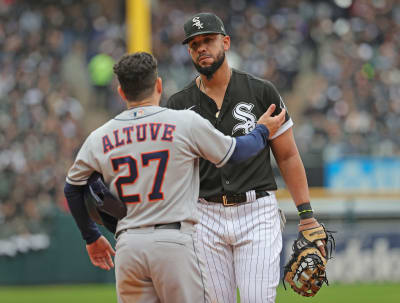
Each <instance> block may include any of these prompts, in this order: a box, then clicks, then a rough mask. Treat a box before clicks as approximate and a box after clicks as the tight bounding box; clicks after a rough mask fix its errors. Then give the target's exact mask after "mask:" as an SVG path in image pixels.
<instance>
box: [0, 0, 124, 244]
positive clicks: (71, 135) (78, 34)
mask: <svg viewBox="0 0 400 303" xmlns="http://www.w3.org/2000/svg"><path fill="white" fill-rule="evenodd" d="M104 2H107V1H104ZM122 7H123V6H122ZM113 13H118V9H115V8H114V9H113V10H107V6H106V5H102V3H101V1H86V2H85V1H12V0H0V66H1V69H0V239H2V238H9V237H10V236H12V235H15V234H17V235H30V234H39V233H46V232H48V231H49V228H51V222H52V218H53V217H54V215H55V214H56V213H57V210H59V209H60V208H61V209H63V208H65V201H64V196H63V184H64V181H65V175H66V171H67V169H68V168H69V166H70V165H71V164H72V161H73V159H74V157H75V154H76V152H77V149H78V148H79V146H80V145H81V144H82V140H83V138H84V136H86V135H87V132H88V130H89V128H90V127H93V125H99V124H100V123H101V122H104V120H105V115H106V114H104V115H99V114H98V113H99V112H100V113H101V112H102V111H101V109H102V108H104V110H103V111H104V112H105V110H109V108H108V107H107V101H106V100H102V97H103V99H104V98H106V97H107V95H108V94H107V93H104V91H105V92H107V90H110V89H108V88H107V89H104V87H108V86H112V83H107V82H106V81H107V80H108V81H109V82H110V81H111V80H110V79H109V78H107V77H106V78H105V79H97V78H94V77H92V75H91V74H90V73H91V69H94V70H95V71H96V66H94V67H93V66H92V65H93V64H92V65H91V59H92V58H94V56H95V55H97V54H103V55H104V56H108V57H109V58H113V57H119V56H121V55H122V54H123V53H124V51H125V44H124V43H125V42H124V40H125V39H124V30H123V28H121V24H122V23H123V22H124V20H123V19H120V18H119V16H114V15H113ZM100 60H101V58H100ZM103 61H104V60H103ZM95 63H96V62H95ZM101 64H102V62H100V65H101ZM92 80H93V81H92ZM102 86H103V87H102ZM97 92H98V93H97ZM93 112H94V113H93ZM91 113H93V115H92V114H91ZM86 117H87V118H86ZM93 117H94V118H93ZM94 119H98V120H95V121H93V120H94ZM90 122H91V123H90Z"/></svg>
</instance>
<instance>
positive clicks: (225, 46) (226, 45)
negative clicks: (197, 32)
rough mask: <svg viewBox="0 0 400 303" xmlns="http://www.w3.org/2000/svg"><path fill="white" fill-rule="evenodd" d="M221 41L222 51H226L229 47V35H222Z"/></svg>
mask: <svg viewBox="0 0 400 303" xmlns="http://www.w3.org/2000/svg"><path fill="white" fill-rule="evenodd" d="M222 42H223V43H224V51H228V50H229V49H230V48H231V37H229V36H224V37H223V38H222Z"/></svg>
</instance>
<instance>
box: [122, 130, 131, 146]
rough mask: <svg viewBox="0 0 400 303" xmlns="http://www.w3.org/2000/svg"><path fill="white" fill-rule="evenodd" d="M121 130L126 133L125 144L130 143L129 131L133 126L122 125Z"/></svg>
mask: <svg viewBox="0 0 400 303" xmlns="http://www.w3.org/2000/svg"><path fill="white" fill-rule="evenodd" d="M122 132H124V133H125V135H126V144H131V143H132V136H131V133H132V132H133V126H128V127H124V128H123V129H122Z"/></svg>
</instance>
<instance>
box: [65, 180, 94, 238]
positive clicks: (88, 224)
mask: <svg viewBox="0 0 400 303" xmlns="http://www.w3.org/2000/svg"><path fill="white" fill-rule="evenodd" d="M84 188H85V187H84V186H78V185H72V184H69V183H68V182H65V186H64V194H65V198H67V202H68V206H69V209H70V211H71V214H72V216H73V217H74V219H75V222H76V224H77V225H78V228H79V230H80V231H81V234H82V237H83V239H84V240H85V241H86V244H91V243H93V242H95V241H96V240H97V239H98V238H99V237H100V236H101V232H100V230H99V228H98V227H97V225H96V223H95V222H93V221H92V220H91V219H90V217H89V214H88V212H87V210H86V207H85V202H84Z"/></svg>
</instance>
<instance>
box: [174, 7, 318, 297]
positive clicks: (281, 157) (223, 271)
mask: <svg viewBox="0 0 400 303" xmlns="http://www.w3.org/2000/svg"><path fill="white" fill-rule="evenodd" d="M184 31H185V35H186V37H185V39H184V41H183V44H187V46H188V51H189V54H190V56H191V58H192V61H193V64H194V66H195V68H196V69H197V71H198V72H199V73H200V75H199V76H198V77H196V78H195V79H194V80H193V81H192V82H191V83H190V84H189V85H188V86H187V87H185V88H184V89H183V90H181V91H179V92H178V93H176V94H174V95H173V96H171V97H170V99H169V100H168V103H167V106H168V107H169V108H172V109H191V110H193V111H195V112H197V113H199V114H200V115H201V116H203V117H204V118H206V119H208V120H209V121H210V122H211V123H212V124H213V125H214V126H215V128H217V129H218V130H220V131H221V132H222V133H224V134H225V135H230V136H234V137H238V136H242V135H246V134H248V133H250V132H251V131H252V130H253V129H254V127H255V126H256V121H257V119H258V118H259V117H260V115H262V114H263V113H264V112H265V110H266V109H267V108H268V107H269V106H270V105H271V104H275V105H276V110H275V113H274V114H273V115H277V114H279V112H281V111H282V109H284V108H285V104H284V102H283V100H282V98H281V96H280V95H279V93H278V92H277V90H276V88H275V87H274V86H273V84H272V83H270V82H269V81H266V80H263V79H259V78H257V77H254V76H252V75H250V74H248V73H245V72H241V71H238V70H235V69H233V68H231V67H230V66H229V65H228V62H227V59H226V57H225V52H226V51H228V50H229V48H230V37H229V36H228V35H227V34H226V31H225V28H224V25H223V22H222V21H221V19H220V18H218V17H217V16H216V15H214V14H211V13H199V14H196V15H194V16H193V17H191V18H190V19H189V20H188V21H187V22H186V23H185V25H184ZM292 126H293V122H292V119H291V118H290V116H289V114H288V113H286V115H285V122H284V123H283V124H282V126H281V127H280V128H279V129H278V131H277V132H276V133H275V135H274V136H272V137H270V139H269V140H270V141H269V147H270V148H269V147H267V148H265V149H263V150H262V151H261V152H260V153H259V154H257V155H256V156H254V157H252V158H250V159H248V160H247V161H245V162H242V163H240V164H227V165H225V166H224V167H221V168H216V167H215V166H214V165H213V164H212V163H211V162H209V161H207V160H203V159H202V160H200V193H199V197H200V198H199V203H198V209H199V211H200V218H199V224H197V227H196V230H197V231H196V237H197V240H198V241H199V244H200V245H199V246H200V247H201V253H202V254H203V257H204V258H205V260H206V266H207V268H208V271H209V280H210V282H211V286H212V288H211V289H210V292H211V296H212V300H213V302H225V303H232V302H236V288H237V287H239V290H240V296H241V302H247V303H248V302H260V303H261V302H262V303H265V302H275V297H276V287H277V286H278V283H279V273H280V270H279V259H280V252H281V249H282V233H281V223H280V219H279V211H278V205H277V201H276V198H275V194H274V192H275V191H276V189H277V185H276V183H275V180H274V176H273V171H272V168H271V164H270V163H271V161H270V151H272V153H273V155H274V157H275V159H276V162H277V164H278V166H279V169H280V171H281V174H282V176H283V179H284V180H285V183H286V185H287V188H288V190H289V192H290V193H291V195H292V198H293V200H294V202H295V204H296V206H297V207H298V208H299V213H300V212H301V214H302V215H301V217H300V224H299V229H300V230H303V229H309V228H313V227H317V226H319V223H318V222H317V220H316V219H315V218H314V217H313V212H312V209H311V206H310V203H309V201H310V197H309V191H308V184H307V179H306V174H305V169H304V166H303V163H302V161H301V158H300V156H299V153H298V150H297V147H296V143H295V141H294V137H293V131H292Z"/></svg>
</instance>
